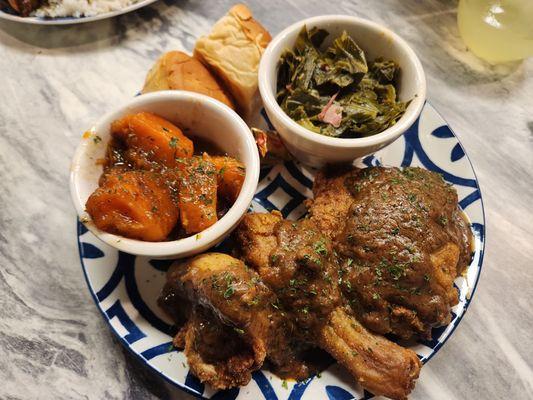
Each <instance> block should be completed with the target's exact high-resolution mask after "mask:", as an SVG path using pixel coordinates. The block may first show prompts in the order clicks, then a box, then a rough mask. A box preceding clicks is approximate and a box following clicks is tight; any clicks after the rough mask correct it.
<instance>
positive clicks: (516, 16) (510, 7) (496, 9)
mask: <svg viewBox="0 0 533 400" xmlns="http://www.w3.org/2000/svg"><path fill="white" fill-rule="evenodd" d="M457 23H458V25H459V31H460V33H461V36H462V37H463V40H464V41H465V43H466V45H467V46H468V48H469V49H470V50H472V52H473V53H474V54H476V55H477V56H478V57H481V58H483V59H485V60H487V61H488V62H490V63H500V62H507V61H516V60H522V59H524V58H527V57H529V56H532V55H533V0H460V1H459V8H458V11H457Z"/></svg>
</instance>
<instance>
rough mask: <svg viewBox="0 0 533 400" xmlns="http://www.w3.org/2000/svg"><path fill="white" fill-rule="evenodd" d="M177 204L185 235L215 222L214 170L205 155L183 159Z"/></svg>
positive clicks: (215, 193) (215, 178) (215, 176)
mask: <svg viewBox="0 0 533 400" xmlns="http://www.w3.org/2000/svg"><path fill="white" fill-rule="evenodd" d="M181 168H183V170H182V173H181V179H180V184H179V193H178V204H179V209H180V214H181V223H182V226H183V228H184V229H185V232H187V233H188V234H193V233H198V232H201V231H203V230H204V229H206V228H208V227H210V226H211V225H213V224H214V223H215V222H216V221H217V173H216V169H215V166H214V164H213V163H212V162H211V161H210V160H209V158H208V156H207V155H206V156H203V157H193V158H191V159H189V160H186V161H184V163H183V165H182V167H181Z"/></svg>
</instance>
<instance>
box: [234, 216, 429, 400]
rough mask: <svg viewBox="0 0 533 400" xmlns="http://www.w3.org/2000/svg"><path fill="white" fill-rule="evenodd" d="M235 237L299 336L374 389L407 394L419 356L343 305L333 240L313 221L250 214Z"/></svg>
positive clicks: (397, 396) (400, 396) (395, 396)
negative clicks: (368, 325) (370, 328)
mask: <svg viewBox="0 0 533 400" xmlns="http://www.w3.org/2000/svg"><path fill="white" fill-rule="evenodd" d="M236 238H237V243H238V244H239V246H237V248H238V249H239V250H240V253H241V257H242V259H243V260H244V261H245V263H246V264H247V265H248V266H250V267H251V268H253V269H255V270H256V271H257V272H258V274H259V276H260V277H261V279H262V280H263V282H264V283H265V284H266V285H267V286H269V287H270V288H271V289H272V290H273V292H274V293H275V294H276V295H277V298H278V305H277V306H278V308H279V309H280V310H282V312H283V313H284V314H285V315H287V316H288V317H289V319H290V320H291V321H294V325H295V329H296V330H295V331H294V332H293V336H294V337H296V338H298V340H299V341H301V342H304V343H308V344H310V345H314V346H318V347H320V348H322V349H323V350H325V351H327V352H329V353H330V354H331V355H332V356H333V357H334V358H335V359H337V361H339V362H340V363H341V364H342V365H344V366H345V367H346V368H347V369H348V370H349V371H350V372H351V373H352V375H353V376H354V378H355V379H356V380H357V381H358V382H359V383H360V384H361V385H362V386H363V387H364V388H366V389H368V390H370V391H372V392H373V393H374V394H377V395H385V396H387V397H390V398H393V399H404V398H406V396H407V395H408V394H409V392H410V391H411V390H412V388H413V387H414V381H415V379H416V378H418V374H419V371H420V362H419V360H418V357H417V356H416V354H415V353H414V352H413V351H411V350H408V349H405V348H403V347H400V346H398V345H397V344H395V343H393V342H391V341H389V340H387V339H386V338H384V337H382V336H380V335H376V334H373V333H371V332H369V331H368V330H367V329H365V328H364V327H363V326H362V325H361V324H360V323H359V322H358V321H357V320H356V319H355V318H354V317H353V316H352V314H351V310H350V309H347V308H346V307H344V303H345V302H344V299H343V297H342V292H341V290H340V287H339V285H338V282H339V275H338V272H339V264H338V261H337V258H336V256H335V253H334V250H333V244H332V242H331V241H330V240H329V238H328V237H327V236H325V235H324V234H323V233H322V232H321V231H320V230H319V229H317V227H316V225H315V224H314V223H313V222H312V221H310V220H300V221H286V220H283V219H282V218H281V216H280V214H278V213H272V214H248V215H246V216H245V218H244V220H243V221H242V223H241V224H240V226H239V227H238V228H237V231H236Z"/></svg>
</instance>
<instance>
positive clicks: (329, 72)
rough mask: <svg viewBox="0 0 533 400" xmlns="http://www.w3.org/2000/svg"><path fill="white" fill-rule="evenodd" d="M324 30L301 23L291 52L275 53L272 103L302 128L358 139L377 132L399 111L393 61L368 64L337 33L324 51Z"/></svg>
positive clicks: (402, 107)
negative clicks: (278, 55)
mask: <svg viewBox="0 0 533 400" xmlns="http://www.w3.org/2000/svg"><path fill="white" fill-rule="evenodd" d="M326 36H328V32H327V31H325V30H323V29H317V28H313V29H311V30H309V31H308V30H307V28H306V27H305V26H304V28H303V29H302V31H301V32H300V34H299V36H298V38H297V40H296V44H295V46H294V49H293V50H287V51H285V53H284V54H283V55H282V56H281V60H280V65H279V71H278V86H277V101H278V103H279V104H280V106H281V108H282V109H283V110H284V111H285V112H286V113H287V114H288V115H289V116H290V117H291V118H292V119H293V120H295V121H296V122H298V123H299V124H300V125H302V126H303V127H305V128H307V129H309V130H311V131H313V132H316V133H320V134H322V135H326V136H334V137H346V138H354V137H362V136H370V135H374V134H376V133H379V132H382V131H384V130H385V129H387V128H388V127H390V126H392V125H394V124H395V123H396V121H398V119H399V118H400V117H401V116H402V115H403V113H404V112H405V108H406V107H407V104H408V103H403V102H399V101H397V99H396V88H395V86H394V84H395V80H396V77H397V74H398V71H399V67H398V65H397V64H396V63H395V62H394V61H390V60H383V59H380V58H378V59H376V60H374V61H371V62H368V61H367V60H366V57H365V53H364V52H363V50H361V48H360V47H359V46H358V45H357V44H356V43H355V41H354V40H353V39H352V38H351V37H350V36H348V34H347V33H346V32H343V33H342V34H341V36H339V37H338V38H336V39H335V40H334V41H333V43H332V45H331V46H330V47H329V48H328V49H327V50H325V51H322V50H320V46H321V45H322V43H323V41H324V39H325V38H326Z"/></svg>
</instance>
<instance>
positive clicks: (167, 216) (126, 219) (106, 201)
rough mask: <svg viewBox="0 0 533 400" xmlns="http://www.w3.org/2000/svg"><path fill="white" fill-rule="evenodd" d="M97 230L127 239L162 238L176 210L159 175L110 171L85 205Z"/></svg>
mask: <svg viewBox="0 0 533 400" xmlns="http://www.w3.org/2000/svg"><path fill="white" fill-rule="evenodd" d="M85 207H86V210H87V212H88V213H89V215H90V216H91V218H92V220H93V222H94V224H95V225H96V226H97V227H98V228H99V229H101V230H103V231H105V232H109V233H113V234H118V235H122V236H125V237H128V238H131V239H139V240H145V241H150V242H159V241H164V240H165V239H166V238H167V236H168V235H169V233H170V232H171V231H172V229H173V228H174V226H175V225H176V223H177V221H178V216H179V211H178V208H177V207H176V205H175V204H174V202H173V201H172V197H171V193H170V191H169V189H168V188H167V186H166V185H164V183H163V182H161V180H160V177H159V176H158V175H156V174H153V173H148V172H143V171H126V172H123V171H120V170H119V171H113V170H111V171H110V172H109V173H107V174H106V175H105V177H104V178H103V179H102V180H101V186H100V187H99V188H98V189H96V190H95V191H94V192H93V194H91V196H90V197H89V199H88V200H87V203H86V205H85Z"/></svg>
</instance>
